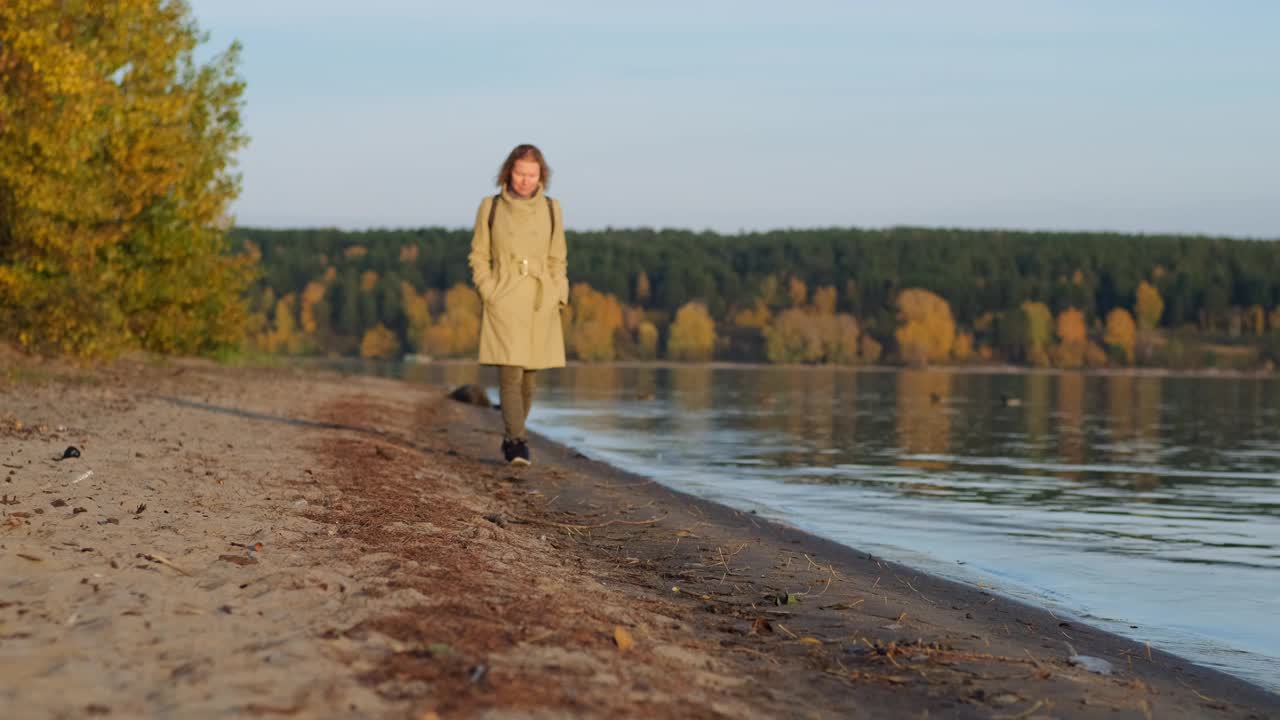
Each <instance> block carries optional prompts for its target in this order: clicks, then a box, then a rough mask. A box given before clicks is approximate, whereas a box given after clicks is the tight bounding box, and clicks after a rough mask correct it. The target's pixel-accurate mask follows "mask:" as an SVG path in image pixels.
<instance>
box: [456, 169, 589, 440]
mask: <svg viewBox="0 0 1280 720" xmlns="http://www.w3.org/2000/svg"><path fill="white" fill-rule="evenodd" d="M550 180H551V168H549V167H547V162H546V159H545V158H543V156H542V151H540V150H538V148H536V147H534V146H533V145H517V146H516V148H515V149H514V150H512V151H511V154H510V155H508V156H507V159H506V161H505V162H504V163H502V169H501V170H499V171H498V187H499V188H501V192H499V193H498V194H497V195H494V196H492V197H487V198H485V199H484V200H482V201H481V202H480V209H479V210H478V211H477V212H476V227H475V233H474V234H473V235H472V237H471V254H470V255H469V256H468V258H467V259H468V262H469V263H470V264H471V278H472V281H473V282H474V283H475V286H476V290H477V291H479V293H480V299H481V300H482V301H483V303H484V312H483V314H482V316H481V321H480V363H481V364H482V365H497V366H498V395H499V398H500V402H501V403H502V422H503V426H504V429H503V438H502V455H503V457H505V458H506V460H507V462H509V463H512V464H516V465H528V464H529V462H530V457H529V443H528V438H527V437H526V435H525V429H524V423H525V419H526V418H528V417H529V408H530V406H531V405H532V404H533V393H534V388H535V387H536V374H537V372H538V371H539V370H543V369H546V368H557V367H564V333H563V330H562V329H561V327H560V308H561V307H563V306H564V305H566V304H567V303H568V302H569V279H568V276H567V275H566V264H565V259H566V258H565V255H566V246H565V241H564V220H563V219H562V216H561V214H560V203H558V202H556V201H555V200H552V199H551V198H549V197H547V195H546V189H547V185H548V184H549V183H550Z"/></svg>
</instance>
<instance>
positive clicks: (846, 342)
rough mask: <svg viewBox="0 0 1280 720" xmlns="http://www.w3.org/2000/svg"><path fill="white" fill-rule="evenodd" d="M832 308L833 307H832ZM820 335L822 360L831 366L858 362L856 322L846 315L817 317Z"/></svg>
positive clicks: (857, 330)
mask: <svg viewBox="0 0 1280 720" xmlns="http://www.w3.org/2000/svg"><path fill="white" fill-rule="evenodd" d="M833 307H834V305H833ZM818 324H819V327H820V328H821V333H822V359H823V361H824V362H827V363H831V364H833V365H852V364H854V363H856V362H857V361H858V335H859V332H860V328H859V327H858V321H857V319H856V318H854V317H853V316H852V315H849V314H846V313H839V314H822V315H819V316H818Z"/></svg>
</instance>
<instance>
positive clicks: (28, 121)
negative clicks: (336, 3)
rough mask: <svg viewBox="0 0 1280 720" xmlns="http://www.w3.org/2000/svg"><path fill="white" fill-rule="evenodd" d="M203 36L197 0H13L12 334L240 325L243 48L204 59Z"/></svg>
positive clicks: (6, 191)
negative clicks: (231, 233) (234, 207)
mask: <svg viewBox="0 0 1280 720" xmlns="http://www.w3.org/2000/svg"><path fill="white" fill-rule="evenodd" d="M199 41H200V33H199V31H198V29H197V28H196V26H195V23H194V22H193V20H192V18H191V15H190V10H189V8H188V6H187V4H186V3H184V2H170V1H167V0H119V1H117V2H108V3H89V2H76V3H68V2H65V0H21V2H8V1H7V2H0V248H2V249H3V251H2V252H0V336H5V337H6V338H7V339H11V340H15V341H16V342H17V343H18V344H19V345H21V346H23V347H25V348H28V349H32V350H38V351H41V352H64V353H74V354H77V355H81V356H86V357H88V356H106V355H111V354H113V353H116V352H118V351H120V350H123V349H126V348H130V347H141V348H144V349H148V350H154V351H158V352H203V351H207V350H212V349H215V348H218V347H225V346H228V345H233V344H235V343H237V342H239V341H240V338H241V337H242V333H243V329H244V323H245V320H246V306H245V302H244V300H243V294H244V290H245V288H246V286H247V284H248V282H249V281H250V280H251V279H252V272H251V268H250V266H249V261H248V259H247V258H246V257H239V258H235V257H232V256H230V255H229V254H228V252H227V246H226V242H225V230H226V228H227V227H228V226H229V221H228V218H227V216H226V212H227V209H228V207H229V205H230V203H231V201H232V200H233V199H234V198H235V196H236V194H237V192H238V188H239V179H238V177H237V176H236V175H235V174H234V173H232V172H231V170H230V168H231V163H232V156H233V155H234V153H235V152H236V151H237V150H238V149H239V148H240V147H241V146H242V145H243V144H244V142H245V138H244V136H243V135H242V134H241V131H240V115H239V111H240V106H241V95H242V92H243V84H242V83H241V82H240V80H239V79H238V78H237V76H236V63H237V62H238V55H239V48H238V46H235V45H233V46H231V48H230V49H229V50H228V51H227V52H226V53H224V54H222V55H219V56H217V57H216V58H214V59H213V60H212V61H211V62H209V63H208V64H204V65H201V64H199V63H197V62H196V59H195V49H196V46H197V45H198V43H199Z"/></svg>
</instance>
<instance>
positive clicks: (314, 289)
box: [298, 280, 325, 335]
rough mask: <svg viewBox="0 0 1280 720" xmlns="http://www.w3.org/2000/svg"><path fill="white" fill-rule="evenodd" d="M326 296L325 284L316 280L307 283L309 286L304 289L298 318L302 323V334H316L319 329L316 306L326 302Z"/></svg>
mask: <svg viewBox="0 0 1280 720" xmlns="http://www.w3.org/2000/svg"><path fill="white" fill-rule="evenodd" d="M324 295H325V286H324V283H318V282H316V281H314V280H312V281H311V282H309V283H307V286H306V287H305V288H303V289H302V307H301V308H300V309H299V314H298V318H299V320H300V321H301V323H302V332H303V333H305V334H307V335H315V334H316V330H317V329H318V323H317V322H316V305H318V304H320V302H321V301H323V300H324Z"/></svg>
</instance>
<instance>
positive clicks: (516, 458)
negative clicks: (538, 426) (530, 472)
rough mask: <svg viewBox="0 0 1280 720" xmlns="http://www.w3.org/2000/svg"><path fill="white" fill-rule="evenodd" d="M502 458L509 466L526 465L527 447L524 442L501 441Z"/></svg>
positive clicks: (527, 459) (527, 462) (527, 458)
mask: <svg viewBox="0 0 1280 720" xmlns="http://www.w3.org/2000/svg"><path fill="white" fill-rule="evenodd" d="M502 457H504V458H506V459H507V462H508V463H510V464H511V465H528V464H529V445H528V443H526V442H525V441H524V440H503V441H502Z"/></svg>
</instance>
